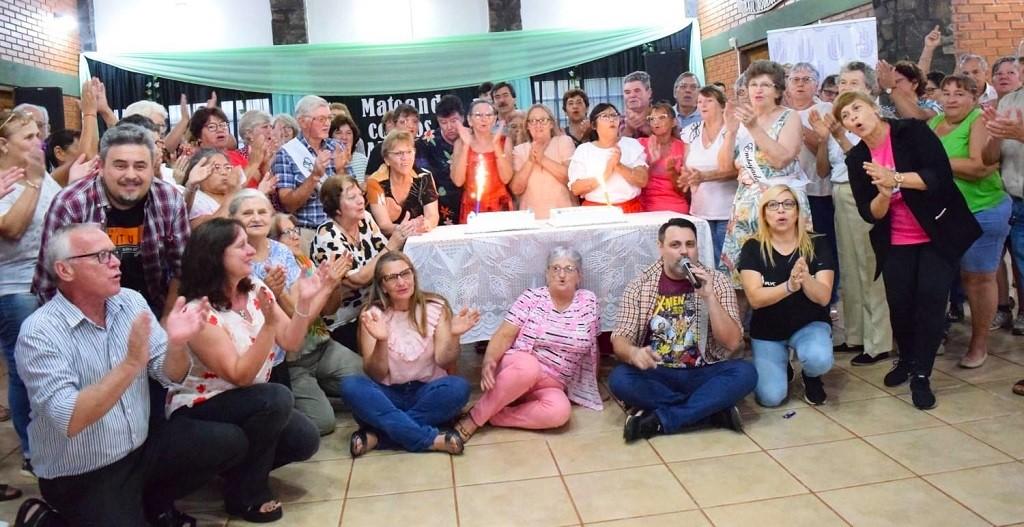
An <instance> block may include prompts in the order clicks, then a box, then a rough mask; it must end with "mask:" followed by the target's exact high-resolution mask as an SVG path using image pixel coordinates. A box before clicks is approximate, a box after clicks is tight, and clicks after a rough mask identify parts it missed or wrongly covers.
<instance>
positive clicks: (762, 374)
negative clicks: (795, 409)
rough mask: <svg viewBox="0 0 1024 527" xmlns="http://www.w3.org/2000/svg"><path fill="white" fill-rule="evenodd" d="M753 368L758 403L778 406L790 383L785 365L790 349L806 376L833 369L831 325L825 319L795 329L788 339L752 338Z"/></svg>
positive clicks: (817, 375) (816, 375)
mask: <svg viewBox="0 0 1024 527" xmlns="http://www.w3.org/2000/svg"><path fill="white" fill-rule="evenodd" d="M750 345H751V347H752V348H753V350H754V367H755V368H757V388H755V389H754V394H755V395H756V396H757V403H758V404H760V405H761V406H769V407H771V406H778V405H780V404H782V401H785V400H786V395H787V394H788V392H789V382H788V378H787V375H786V365H787V364H788V363H789V348H793V349H794V350H796V357H797V359H798V360H799V361H800V364H802V365H803V368H804V374H805V375H807V376H808V377H820V376H821V375H824V374H825V373H826V372H828V370H830V369H832V326H830V325H828V324H827V323H825V322H811V323H810V324H807V325H806V326H804V327H802V328H800V329H798V330H797V331H796V333H793V335H791V336H790V337H789V339H788V340H759V339H751V341H750Z"/></svg>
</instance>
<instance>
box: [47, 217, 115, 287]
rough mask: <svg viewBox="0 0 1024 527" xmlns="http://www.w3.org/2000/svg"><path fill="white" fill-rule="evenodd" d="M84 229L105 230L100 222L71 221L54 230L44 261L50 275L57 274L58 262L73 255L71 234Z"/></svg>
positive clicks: (48, 242)
mask: <svg viewBox="0 0 1024 527" xmlns="http://www.w3.org/2000/svg"><path fill="white" fill-rule="evenodd" d="M84 229H96V230H98V231H103V226H102V225H100V224H99V223H71V224H68V225H65V226H63V227H61V228H59V229H57V230H56V231H54V233H53V235H51V236H50V239H49V240H47V242H46V258H45V260H44V261H43V265H44V266H45V267H46V272H48V273H50V276H52V277H55V276H57V271H56V269H55V268H56V265H57V262H59V261H62V260H67V259H68V258H70V257H72V256H73V254H71V252H72V251H71V236H72V235H73V234H75V233H76V232H78V231H80V230H84Z"/></svg>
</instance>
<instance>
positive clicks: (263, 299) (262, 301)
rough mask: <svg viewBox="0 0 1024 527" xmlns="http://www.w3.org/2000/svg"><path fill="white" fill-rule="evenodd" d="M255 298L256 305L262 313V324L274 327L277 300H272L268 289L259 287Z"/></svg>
mask: <svg viewBox="0 0 1024 527" xmlns="http://www.w3.org/2000/svg"><path fill="white" fill-rule="evenodd" d="M256 300H257V302H256V307H258V308H259V310H260V312H261V313H263V325H264V326H270V327H274V323H275V322H277V302H275V301H274V295H273V294H272V293H271V292H270V289H267V288H266V287H261V288H260V292H259V293H257V294H256Z"/></svg>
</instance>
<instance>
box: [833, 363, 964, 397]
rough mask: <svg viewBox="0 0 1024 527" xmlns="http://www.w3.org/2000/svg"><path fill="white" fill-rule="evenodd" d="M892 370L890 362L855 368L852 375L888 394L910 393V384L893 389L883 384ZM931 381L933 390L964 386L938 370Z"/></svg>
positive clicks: (962, 382) (954, 378) (961, 381)
mask: <svg viewBox="0 0 1024 527" xmlns="http://www.w3.org/2000/svg"><path fill="white" fill-rule="evenodd" d="M891 369H892V363H891V362H890V363H886V364H875V365H874V366H862V367H857V368H853V369H852V370H850V373H852V374H854V375H856V376H858V377H860V378H861V379H864V380H865V381H867V382H869V383H871V385H872V386H874V387H876V388H878V389H879V390H882V391H883V392H886V393H888V394H891V395H903V394H905V393H910V383H909V382H905V383H903V384H901V385H899V386H895V387H892V388H890V387H888V386H886V385H885V383H884V382H882V381H883V379H884V378H885V374H886V373H889V370H891ZM929 380H930V382H931V386H932V389H933V390H942V389H945V388H955V387H957V386H963V385H964V381H963V380H961V379H957V378H956V377H952V376H950V375H947V374H945V373H943V372H941V371H938V370H935V371H932V376H931V377H930V378H929Z"/></svg>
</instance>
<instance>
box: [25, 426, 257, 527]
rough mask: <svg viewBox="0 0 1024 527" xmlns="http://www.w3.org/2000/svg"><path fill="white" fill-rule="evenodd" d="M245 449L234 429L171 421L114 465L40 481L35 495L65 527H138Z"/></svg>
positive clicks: (229, 464)
mask: <svg viewBox="0 0 1024 527" xmlns="http://www.w3.org/2000/svg"><path fill="white" fill-rule="evenodd" d="M126 440H127V439H126ZM245 449H246V440H245V434H244V433H242V430H241V429H240V428H238V427H237V426H234V425H230V424H222V423H211V422H204V421H197V420H195V419H186V418H181V419H175V420H173V421H171V422H165V423H163V425H162V426H161V427H160V428H159V429H157V430H152V431H151V433H150V435H149V437H148V438H147V439H146V442H145V443H143V444H142V446H141V447H139V448H137V449H135V450H134V451H133V452H132V453H130V454H128V455H127V456H126V457H124V458H122V459H121V460H119V461H117V462H115V463H112V464H110V465H107V466H105V467H103V468H100V469H97V470H94V471H92V472H88V473H85V474H79V475H77V476H67V477H61V478H55V479H43V478H39V491H40V492H41V493H42V495H43V499H45V500H46V501H47V502H48V503H49V504H50V505H51V506H53V507H54V508H55V509H57V510H58V511H59V512H60V514H61V515H62V516H64V518H66V519H67V520H68V522H69V523H70V525H75V526H97V527H110V526H113V525H118V526H126V527H135V526H140V527H141V526H145V525H146V519H147V518H149V519H152V518H155V517H156V516H158V515H160V514H162V513H164V512H166V511H167V510H169V509H170V508H171V506H172V505H173V503H174V500H176V499H179V498H182V497H184V496H186V495H187V494H189V493H190V492H192V491H194V490H196V489H198V488H199V487H201V486H203V485H204V484H206V482H207V481H209V480H210V479H211V478H213V477H214V476H215V475H217V474H218V473H221V472H224V471H225V470H228V469H230V468H231V467H232V466H234V465H236V464H238V463H239V462H241V461H242V459H243V458H244V456H245Z"/></svg>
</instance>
